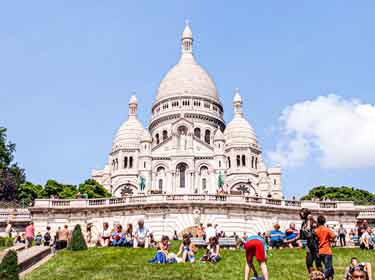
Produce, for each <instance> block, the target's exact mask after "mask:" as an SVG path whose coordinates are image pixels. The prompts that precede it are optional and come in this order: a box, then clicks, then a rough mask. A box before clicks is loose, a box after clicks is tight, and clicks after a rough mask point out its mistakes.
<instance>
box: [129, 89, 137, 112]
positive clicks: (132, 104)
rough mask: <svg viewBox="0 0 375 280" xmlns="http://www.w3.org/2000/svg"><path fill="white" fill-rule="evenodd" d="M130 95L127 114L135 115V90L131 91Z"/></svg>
mask: <svg viewBox="0 0 375 280" xmlns="http://www.w3.org/2000/svg"><path fill="white" fill-rule="evenodd" d="M132 94H133V95H132V96H131V97H130V100H129V116H136V115H137V107H138V100H137V97H136V96H135V92H132Z"/></svg>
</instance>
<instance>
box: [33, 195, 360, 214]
mask: <svg viewBox="0 0 375 280" xmlns="http://www.w3.org/2000/svg"><path fill="white" fill-rule="evenodd" d="M164 202H166V203H176V204H177V203H185V202H186V203H189V202H194V203H199V202H202V203H205V204H207V203H213V204H223V203H232V204H255V205H261V206H264V207H282V208H310V209H326V210H335V209H342V210H356V209H358V207H359V206H355V205H354V203H353V202H350V201H324V202H322V201H318V202H314V201H299V200H279V199H272V198H261V197H255V196H241V195H224V196H221V195H211V194H155V195H137V196H128V197H122V198H103V199H71V200H70V199H37V200H35V204H34V208H57V209H60V208H97V207H113V206H123V205H139V204H155V203H164ZM362 208H363V206H362Z"/></svg>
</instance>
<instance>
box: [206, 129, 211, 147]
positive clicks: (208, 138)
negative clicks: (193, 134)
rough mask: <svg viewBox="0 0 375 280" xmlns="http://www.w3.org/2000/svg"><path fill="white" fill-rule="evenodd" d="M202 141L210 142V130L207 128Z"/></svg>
mask: <svg viewBox="0 0 375 280" xmlns="http://www.w3.org/2000/svg"><path fill="white" fill-rule="evenodd" d="M204 142H206V143H207V144H210V143H211V131H210V130H208V129H207V130H206V132H205V133H204Z"/></svg>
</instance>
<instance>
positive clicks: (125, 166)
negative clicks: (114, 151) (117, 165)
mask: <svg viewBox="0 0 375 280" xmlns="http://www.w3.org/2000/svg"><path fill="white" fill-rule="evenodd" d="M124 168H128V157H124Z"/></svg>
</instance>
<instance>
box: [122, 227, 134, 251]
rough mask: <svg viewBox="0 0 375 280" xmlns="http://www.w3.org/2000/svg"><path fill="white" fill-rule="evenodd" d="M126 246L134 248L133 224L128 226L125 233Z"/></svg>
mask: <svg viewBox="0 0 375 280" xmlns="http://www.w3.org/2000/svg"><path fill="white" fill-rule="evenodd" d="M124 238H125V240H124V246H125V247H133V238H134V237H133V225H132V224H128V226H127V227H126V231H125V234H124Z"/></svg>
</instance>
